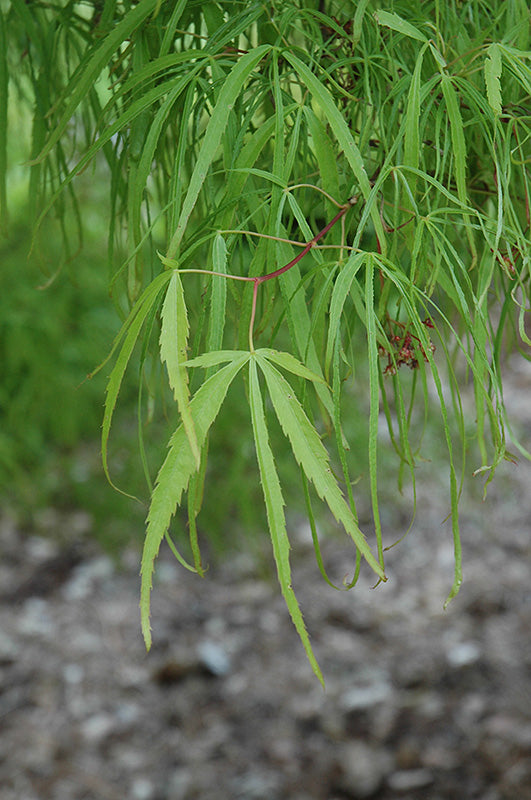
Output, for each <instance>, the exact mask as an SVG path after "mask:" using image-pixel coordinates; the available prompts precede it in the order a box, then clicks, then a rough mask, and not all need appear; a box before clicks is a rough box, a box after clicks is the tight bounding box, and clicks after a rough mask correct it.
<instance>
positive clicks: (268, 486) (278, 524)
mask: <svg viewBox="0 0 531 800" xmlns="http://www.w3.org/2000/svg"><path fill="white" fill-rule="evenodd" d="M256 361H257V359H256V357H253V358H251V361H250V363H249V402H250V406H251V418H252V423H253V434H254V443H255V447H256V456H257V459H258V466H259V469H260V481H261V483H262V489H263V492H264V500H265V505H266V511H267V521H268V525H269V532H270V535H271V542H272V545H273V555H274V558H275V564H276V568H277V574H278V580H279V583H280V587H281V590H282V594H283V596H284V599H285V601H286V605H287V607H288V610H289V613H290V615H291V618H292V620H293V624H294V625H295V628H296V630H297V633H298V634H299V636H300V639H301V641H302V644H303V646H304V649H305V650H306V655H307V656H308V660H309V662H310V664H311V666H312V669H313V671H314V672H315V674H316V675H317V677H318V678H319V680H320V681H321V683H322V684H323V685H324V681H323V676H322V673H321V670H320V668H319V665H318V663H317V661H316V658H315V656H314V654H313V650H312V647H311V644H310V639H309V636H308V632H307V630H306V626H305V624H304V620H303V617H302V613H301V610H300V607H299V604H298V602H297V598H296V597H295V592H294V591H293V587H292V585H291V567H290V562H289V551H290V545H289V540H288V535H287V532H286V519H285V516H284V498H283V497H282V490H281V488H280V481H279V479H278V474H277V471H276V467H275V459H274V457H273V453H272V451H271V446H270V444H269V435H268V432H267V425H266V420H265V415H264V407H263V401H262V395H261V392H260V385H259V382H258V374H257V369H256Z"/></svg>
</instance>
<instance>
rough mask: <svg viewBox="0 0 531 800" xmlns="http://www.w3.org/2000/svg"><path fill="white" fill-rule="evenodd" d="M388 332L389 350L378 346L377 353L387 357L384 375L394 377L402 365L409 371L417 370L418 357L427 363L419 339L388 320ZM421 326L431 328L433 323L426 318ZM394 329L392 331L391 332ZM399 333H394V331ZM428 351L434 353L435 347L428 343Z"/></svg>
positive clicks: (401, 325) (398, 323) (399, 323)
mask: <svg viewBox="0 0 531 800" xmlns="http://www.w3.org/2000/svg"><path fill="white" fill-rule="evenodd" d="M388 323H389V327H390V331H389V332H388V333H387V338H388V340H389V344H390V346H391V347H390V348H387V347H384V346H383V345H379V347H378V351H379V353H380V355H381V356H385V357H387V366H386V367H385V369H384V375H396V372H397V369H398V368H399V367H401V366H402V365H403V364H405V365H406V366H408V367H409V368H410V369H418V366H419V357H421V358H423V359H424V361H428V357H427V355H426V352H425V350H424V347H423V345H422V344H421V342H420V339H419V338H418V337H417V336H415V335H414V334H413V333H411V332H410V331H408V330H406V329H405V326H404V325H403V324H402V323H401V322H397V321H396V320H391V319H389V320H388ZM423 325H425V326H426V327H427V328H433V327H434V325H433V322H432V321H431V319H430V318H429V317H428V318H426V319H425V320H423ZM393 327H394V331H393ZM397 328H398V330H399V331H400V332H399V333H396V329H397ZM429 347H430V351H431V352H432V353H434V352H435V345H434V344H433V343H432V342H431V341H430V344H429Z"/></svg>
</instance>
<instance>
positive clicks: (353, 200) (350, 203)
mask: <svg viewBox="0 0 531 800" xmlns="http://www.w3.org/2000/svg"><path fill="white" fill-rule="evenodd" d="M357 201H358V198H357V196H354V197H351V198H350V199H349V201H348V202H347V203H345V205H344V206H342V207H341V209H340V210H339V211H338V213H337V214H336V215H335V217H334V218H333V219H332V220H331V221H330V222H329V223H328V225H325V227H324V228H323V229H322V230H321V231H319V233H317V234H316V235H315V236H314V237H313V239H310V241H309V242H308V244H307V245H306V246H305V247H304V249H303V250H301V252H300V253H299V255H298V256H295V258H293V259H292V260H291V261H289V262H288V263H287V264H284V266H283V267H280V269H276V270H275V271H274V272H270V273H268V274H267V275H257V276H256V277H255V278H247V279H246V280H250V281H252V282H253V301H252V306H251V319H250V320H249V349H250V351H251V353H253V352H254V343H253V329H254V320H255V316H256V300H257V297H258V287H259V286H260V284H261V283H265V281H269V280H271V278H278V276H279V275H282V273H283V272H287V271H288V270H289V269H291V268H292V267H294V266H295V264H298V262H299V261H300V260H301V258H304V256H305V255H306V253H309V252H310V250H311V249H312V247H314V245H316V244H317V242H318V241H319V239H322V238H323V236H326V234H327V233H328V231H329V230H330V228H333V227H334V225H335V224H336V222H339V220H340V219H341V218H342V217H344V216H345V214H346V213H347V211H348V210H349V208H352V206H353V205H355V204H356V203H357Z"/></svg>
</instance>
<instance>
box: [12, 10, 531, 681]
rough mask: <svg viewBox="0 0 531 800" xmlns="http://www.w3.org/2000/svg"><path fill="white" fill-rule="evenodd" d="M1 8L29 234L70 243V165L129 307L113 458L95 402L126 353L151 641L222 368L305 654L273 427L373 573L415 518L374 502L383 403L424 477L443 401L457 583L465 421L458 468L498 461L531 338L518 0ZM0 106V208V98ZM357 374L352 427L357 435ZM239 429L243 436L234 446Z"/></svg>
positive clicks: (524, 59)
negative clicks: (21, 123) (179, 512)
mask: <svg viewBox="0 0 531 800" xmlns="http://www.w3.org/2000/svg"><path fill="white" fill-rule="evenodd" d="M2 11H3V13H2V17H1V19H2V23H1V24H2V29H1V33H0V35H1V36H2V37H3V38H4V39H5V40H6V41H7V45H8V46H7V47H4V48H1V52H2V54H3V58H2V63H1V66H0V86H1V87H2V91H3V92H4V93H5V92H6V89H7V80H8V78H7V75H8V74H9V76H10V79H11V88H10V92H11V94H10V97H11V102H15V98H16V102H17V103H18V102H21V101H25V102H26V104H28V105H29V106H30V107H32V108H33V118H32V137H31V154H30V158H31V176H30V184H29V197H30V216H31V219H32V223H33V228H34V242H33V252H38V251H39V248H40V246H41V245H40V244H39V241H40V239H39V237H43V236H49V225H51V224H54V225H56V227H57V230H58V232H60V234H61V237H62V240H63V251H62V252H63V259H64V260H65V263H68V261H69V259H71V258H72V255H73V253H74V252H75V251H76V250H77V248H78V246H79V244H80V242H81V241H82V238H83V233H84V229H85V227H86V222H87V220H86V218H85V209H84V205H83V202H82V199H81V198H80V197H79V195H78V188H77V187H78V185H79V183H80V180H89V181H92V182H93V183H95V184H96V185H105V186H106V187H108V188H109V192H108V200H107V201H106V202H107V203H108V206H107V208H106V210H105V214H106V216H107V218H108V220H109V230H108V258H107V265H104V262H103V260H101V262H100V263H95V264H94V265H93V267H92V269H93V271H94V274H95V275H96V273H97V274H98V280H99V279H100V276H101V274H102V272H103V271H105V272H107V277H108V281H109V286H110V289H111V296H112V298H113V301H114V304H115V308H116V310H117V312H118V315H119V316H120V317H121V318H122V320H123V326H122V329H121V331H120V333H119V334H118V336H117V337H116V339H115V341H114V345H113V347H112V350H111V356H112V361H111V362H109V363H112V364H113V367H112V370H111V372H110V376H109V380H108V384H107V395H106V406H105V415H104V421H103V438H102V452H103V460H104V468H105V471H106V472H107V474H108V476H109V478H110V479H112V474H111V473H110V472H109V463H108V449H109V433H110V428H111V422H112V418H113V415H114V412H115V407H116V403H117V400H118V396H119V394H120V390H121V388H122V386H123V381H124V376H125V374H126V370H127V367H128V365H129V363H130V361H131V359H136V363H137V365H138V369H139V373H140V375H139V380H138V386H139V391H140V394H139V400H138V412H139V420H138V426H137V427H138V433H139V446H140V457H141V462H142V464H143V467H144V472H145V476H146V479H147V483H148V486H149V488H150V491H152V501H151V507H150V512H149V517H148V523H149V524H148V531H147V537H146V543H145V548H144V557H143V593H142V613H143V625H144V634H145V637H146V641H147V642H148V643H149V642H150V632H149V621H148V617H149V594H150V587H151V574H152V569H153V562H154V559H155V557H156V554H157V552H158V548H159V545H160V542H161V540H162V539H163V538H164V537H165V536H167V528H168V526H169V524H170V520H171V517H172V516H173V514H174V513H175V510H176V507H177V506H178V504H179V503H181V502H182V499H183V497H184V493H185V492H187V500H186V503H187V506H188V515H189V522H188V530H189V535H190V536H189V539H190V558H189V559H188V560H185V558H183V556H182V555H181V554H180V552H179V551H177V550H176V549H175V545H174V544H173V542H172V540H169V543H170V546H171V547H172V548H174V550H175V553H176V555H177V557H178V558H179V559H180V560H181V561H182V562H183V564H185V565H186V566H187V567H188V568H191V569H194V570H196V571H198V572H199V573H202V571H203V564H202V561H201V554H200V549H199V538H198V531H197V522H196V519H197V517H198V514H199V511H200V509H201V507H202V505H203V495H204V493H205V492H206V498H207V499H206V503H205V506H206V507H208V496H209V494H208V492H209V480H208V477H209V475H208V469H209V468H208V457H207V456H208V449H209V438H210V429H211V428H212V436H215V430H216V425H215V424H214V423H215V419H216V417H217V415H218V413H222V412H220V409H221V408H222V406H223V402H224V400H225V397H226V394H227V392H228V391H229V386H230V387H231V388H230V398H231V407H230V409H232V413H231V410H230V409H229V413H228V416H227V417H225V419H226V420H227V421H228V422H229V423H230V425H231V426H232V438H233V440H235V441H238V442H247V443H248V442H249V440H250V436H251V429H252V432H253V436H254V441H255V449H256V455H257V457H258V465H259V469H258V471H257V473H256V479H257V480H258V474H259V476H260V480H261V483H262V487H263V493H264V500H265V507H266V511H267V518H268V524H269V529H270V533H271V538H272V544H273V552H274V556H275V560H276V564H277V569H278V574H279V579H280V583H281V587H282V591H283V593H284V596H285V598H286V601H287V603H288V607H289V609H290V612H291V614H292V617H293V620H294V623H295V625H296V627H297V628H298V631H299V634H300V635H301V638H302V640H303V642H304V644H305V647H306V650H307V653H308V656H309V658H310V660H311V661H312V663H313V665H314V669H315V671H316V672H317V673H319V670H318V666H317V664H316V663H315V661H314V658H313V654H312V652H311V647H310V644H309V640H308V638H307V634H306V632H305V630H304V625H303V622H302V617H301V615H300V610H299V608H298V605H297V601H296V599H295V595H294V594H293V589H292V586H291V577H290V566H289V541H288V537H287V529H286V523H285V517H284V510H283V505H284V501H283V495H282V490H281V488H280V480H279V477H278V474H277V463H276V461H278V459H277V460H276V459H275V456H274V453H275V452H276V446H277V445H276V443H277V441H278V439H279V437H282V434H284V435H285V437H286V439H287V440H288V442H289V445H290V448H291V450H292V451H293V455H294V457H295V462H296V463H298V464H299V466H300V468H301V474H302V480H303V494H304V495H305V496H306V498H307V510H308V513H309V517H310V521H311V523H312V532H313V535H314V544H315V547H316V555H317V559H318V562H319V565H320V567H321V569H322V571H323V574H324V575H325V577H327V576H326V572H325V568H324V564H323V563H322V559H321V555H320V550H319V545H318V538H317V530H316V526H315V521H314V517H313V512H312V506H311V502H312V492H314V494H317V495H318V497H319V498H321V499H323V500H325V501H326V503H327V504H328V506H329V508H330V510H331V512H332V513H333V515H334V516H335V517H336V519H338V520H339V521H341V523H342V524H343V526H344V527H345V529H346V531H347V532H348V533H349V534H350V535H351V537H352V538H353V540H354V543H355V545H356V549H357V553H358V558H357V562H356V569H355V576H354V578H355V577H356V576H357V573H358V569H359V566H360V559H359V557H360V555H361V554H363V555H364V556H365V559H366V560H367V561H368V562H369V564H370V565H371V566H372V568H373V569H374V571H375V573H376V574H377V575H378V576H379V577H380V578H381V579H382V578H384V550H385V547H387V546H389V545H391V544H393V543H394V542H395V541H396V540H397V539H398V538H399V536H400V535H401V533H403V532H398V531H395V530H393V531H390V532H388V534H387V535H385V534H384V532H383V531H382V526H381V522H380V512H379V502H378V497H379V475H380V472H379V464H378V440H379V431H380V427H381V426H382V424H383V425H384V426H386V427H387V429H388V431H389V435H390V439H391V442H392V445H393V447H394V449H395V451H396V456H397V473H398V481H399V485H402V484H403V482H404V481H405V480H407V481H409V482H410V483H411V484H412V486H413V490H414V484H415V471H416V468H417V465H418V463H419V461H420V460H421V458H422V449H421V448H422V439H423V429H424V428H425V426H426V421H427V418H428V415H429V410H430V407H431V404H432V403H433V401H435V402H436V403H437V405H438V408H439V414H438V418H437V422H438V424H439V438H440V440H441V442H443V443H444V448H445V455H444V458H441V459H440V469H441V471H443V472H444V473H445V474H446V475H448V480H449V508H450V513H451V516H452V521H453V535H454V546H455V555H456V570H455V577H454V584H453V587H452V589H451V591H450V597H452V596H453V595H455V593H456V592H457V590H458V588H459V585H460V582H461V566H460V542H459V529H458V499H459V493H460V486H461V482H462V480H463V476H464V475H465V466H466V456H467V451H468V450H469V448H470V445H471V439H474V440H475V442H477V446H478V451H479V456H480V457H479V460H478V463H475V464H474V465H473V468H474V469H475V471H476V473H481V474H484V475H485V477H486V480H487V482H488V481H489V480H490V479H491V477H492V474H493V472H494V470H495V468H496V466H497V465H498V464H499V463H500V461H501V460H502V459H504V458H506V457H508V453H507V444H506V431H507V430H509V429H508V422H507V420H506V415H505V410H504V403H503V387H502V366H503V358H504V353H505V352H506V351H507V348H508V347H518V348H519V349H520V350H521V351H522V352H523V353H524V354H525V355H527V356H528V355H529V345H530V339H529V335H528V333H527V332H526V314H527V312H528V308H529V299H528V296H529V227H530V222H529V214H530V211H529V174H528V173H529V159H530V127H529V125H530V118H529V102H530V94H531V71H530V65H529V58H530V53H529V34H530V30H529V22H530V13H529V9H528V5H527V3H525V2H522V1H521V0H507V2H494V3H489V4H485V3H483V2H479V1H478V0H469V1H468V2H467V1H464V2H458V1H457V0H453V2H445V3H440V2H438V1H437V0H434V2H428V3H426V2H422V3H421V2H413V1H408V0H404V1H403V2H392V3H389V4H386V7H385V9H381V8H379V5H378V3H376V2H369V1H368V0H361V2H358V3H351V2H324V3H322V2H320V3H318V2H295V3H294V2H283V0H279V2H273V3H267V4H266V3H261V2H256V3H234V2H231V3H224V2H212V3H208V2H207V3H205V2H201V3H199V2H184V1H181V2H171V3H170V2H161V1H160V0H141V2H138V3H133V2H117V1H116V0H105V1H104V2H93V3H75V2H57V3H53V2H52V3H42V4H41V3H38V2H37V3H32V4H31V9H30V7H29V6H28V4H26V3H24V2H21V1H17V0H11V2H6V1H5V0H4V2H3V4H2ZM2 106H3V108H4V109H5V107H6V104H5V103H4V104H2ZM0 131H1V139H0V153H1V154H2V155H1V156H0V177H1V178H2V181H1V183H2V186H3V188H2V190H1V191H0V203H1V206H2V218H3V219H4V220H5V219H6V216H7V214H6V209H7V194H8V192H7V188H6V180H5V179H6V175H7V171H6V160H7V159H6V156H5V153H6V140H7V118H6V115H5V111H4V117H3V119H2V120H1V121H0ZM52 221H53V222H52ZM334 221H335V222H334ZM332 222H334V224H333V225H330V223H332ZM3 224H4V225H6V224H7V223H6V222H5V221H4V223H3ZM41 241H42V239H41ZM307 242H311V243H312V246H311V247H310V246H307V247H306V248H304V245H305V243H307ZM299 244H300V245H302V246H303V247H302V249H300V248H298V245H299ZM303 256H304V257H303ZM225 276H226V277H225ZM95 280H96V278H95ZM242 375H243V381H242ZM465 380H468V381H471V382H472V384H473V387H474V397H475V412H474V413H475V421H476V423H475V426H474V428H473V430H471V429H470V426H467V423H466V420H465V416H464V413H463V409H462V403H461V391H460V387H461V386H462V385H463V383H464V381H465ZM233 382H234V383H233ZM354 393H357V394H358V396H359V397H360V398H361V403H362V406H361V407H362V409H363V412H364V414H365V421H366V430H367V441H366V447H364V448H363V450H362V449H361V448H360V446H359V441H356V440H354V441H351V443H350V445H349V443H348V441H347V435H346V434H347V432H348V428H349V415H351V413H352V396H353V394H354ZM232 398H237V399H235V400H234V403H235V405H234V406H233V405H232V402H233V400H232ZM247 402H248V404H249V407H250V408H249V410H248V411H246V412H245V416H246V417H247V419H245V417H244V413H243V407H244V406H245V405H246V404H247ZM264 403H265V405H264ZM174 406H176V407H177V410H178V412H179V413H178V419H177V420H176V421H175V417H176V415H175V409H174ZM161 416H163V417H164V416H166V417H167V418H168V419H169V421H170V422H171V420H172V418H173V419H174V421H175V424H176V425H177V427H176V428H175V431H174V433H173V435H172V437H171V439H170V449H169V451H168V455H167V457H166V459H165V461H164V464H163V466H162V467H161V468H160V471H159V472H158V478H157V480H156V482H155V481H154V480H153V477H152V475H153V471H154V470H155V469H156V468H157V466H158V465H157V464H152V463H151V462H150V456H149V454H148V453H147V450H146V446H145V442H144V431H145V428H146V422H147V421H149V420H150V419H156V418H160V417H161ZM275 418H276V419H277V420H278V425H277V422H275ZM279 428H280V429H281V430H279ZM323 441H325V442H326V445H327V449H328V451H329V452H331V453H332V454H333V457H332V461H329V455H328V452H327V451H325V449H324V446H323ZM513 446H514V447H515V448H517V449H519V450H520V451H521V452H522V453H525V454H527V453H526V451H525V448H524V447H523V446H522V445H520V444H519V443H518V442H514V445H513ZM350 447H352V450H351V449H350ZM246 456H247V454H245V457H243V458H242V460H241V461H240V460H239V459H238V458H237V459H236V463H237V464H240V463H241V464H242V474H243V473H245V472H246V470H247V469H248V461H247V457H246ZM439 457H440V456H439ZM509 457H512V456H510V455H509ZM233 465H234V460H232V461H231V467H233ZM359 475H366V476H367V481H368V487H367V491H368V493H369V495H370V498H371V504H372V516H373V520H372V524H371V526H370V528H371V529H370V530H368V531H366V533H368V534H370V535H369V543H370V547H369V546H368V545H367V544H366V543H365V538H364V537H363V535H362V533H361V531H360V529H359V527H358V520H357V511H356V506H355V500H354V491H353V487H352V484H353V480H354V479H355V478H357V477H358V476H359ZM205 479H206V480H205ZM241 480H242V481H243V480H244V478H243V477H242V478H241ZM237 485H238V476H236V486H237ZM153 486H154V487H155V488H153ZM311 487H313V489H312V488H311ZM125 488H126V489H127V488H128V487H127V486H126V487H125ZM189 562H190V563H189ZM327 579H328V578H327ZM354 582H355V579H354V580H353V583H354Z"/></svg>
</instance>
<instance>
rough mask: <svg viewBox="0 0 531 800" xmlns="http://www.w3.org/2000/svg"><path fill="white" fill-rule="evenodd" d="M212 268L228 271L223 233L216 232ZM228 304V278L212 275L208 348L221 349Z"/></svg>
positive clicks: (223, 272) (209, 349) (210, 349)
mask: <svg viewBox="0 0 531 800" xmlns="http://www.w3.org/2000/svg"><path fill="white" fill-rule="evenodd" d="M212 269H213V271H214V272H221V273H222V274H225V273H226V272H227V245H226V244H225V239H224V238H223V236H222V235H221V233H216V235H215V237H214V243H213V245H212ZM226 305H227V279H226V278H221V277H220V276H219V275H213V276H212V292H211V295H210V315H209V319H208V334H207V350H208V351H212V350H219V349H220V348H221V346H222V344H223V331H224V330H225V320H226V311H225V309H226Z"/></svg>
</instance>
